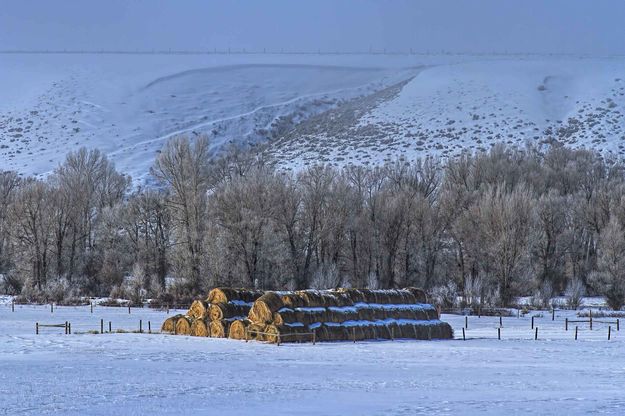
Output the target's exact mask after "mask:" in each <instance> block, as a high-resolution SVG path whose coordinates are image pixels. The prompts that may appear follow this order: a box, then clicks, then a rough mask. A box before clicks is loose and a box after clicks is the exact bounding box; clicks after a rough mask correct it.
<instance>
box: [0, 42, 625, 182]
mask: <svg viewBox="0 0 625 416" xmlns="http://www.w3.org/2000/svg"><path fill="white" fill-rule="evenodd" d="M623 108H625V58H623V57H613V58H609V57H602V58H601V57H594V58H593V57H587V56H585V57H572V56H569V57H557V56H447V55H444V56H426V55H270V54H267V55H264V54H259V55H219V54H216V55H132V54H122V55H115V54H101V55H100V54H0V169H13V170H17V171H19V172H20V173H23V174H45V173H48V172H50V171H51V170H52V169H54V167H56V166H57V165H58V163H60V162H61V161H62V160H63V159H64V157H65V154H66V153H67V152H68V151H70V150H72V149H75V148H77V147H80V146H87V147H92V148H93V147H97V148H100V149H101V150H103V151H104V152H106V153H107V154H109V155H110V157H111V158H112V159H113V160H114V161H115V162H116V164H117V167H118V168H119V169H120V170H121V171H123V172H126V173H129V174H130V175H132V176H133V177H134V178H135V183H142V182H145V181H146V180H147V177H148V173H149V167H150V166H151V164H152V163H153V160H154V157H155V156H156V154H157V152H158V151H159V150H160V149H161V148H162V146H163V144H164V143H165V142H166V140H167V139H168V138H169V137H171V136H172V135H175V134H177V133H181V134H187V135H191V136H193V135H194V134H200V133H205V134H208V135H209V137H211V139H212V143H213V148H214V150H215V151H217V150H218V149H220V148H222V146H223V145H225V144H228V143H239V144H241V143H243V144H250V145H254V144H257V143H269V144H270V145H269V147H268V149H266V151H267V152H268V153H270V154H271V155H273V156H275V157H276V159H277V161H278V163H279V165H280V166H281V167H283V168H286V169H294V170H297V169H300V168H301V167H302V166H306V165H310V164H313V163H318V162H324V163H331V164H334V165H337V166H342V165H346V164H363V165H372V164H379V163H382V162H384V161H392V160H395V159H397V158H400V157H403V158H405V159H407V160H413V159H415V158H417V157H423V156H426V155H432V154H434V155H441V156H449V155H453V154H457V153H458V152H460V151H461V150H463V149H471V150H476V149H488V148H490V146H492V145H493V144H495V143H499V142H506V143H511V144H518V145H523V144H524V143H525V142H526V141H531V142H535V143H545V142H550V141H554V140H557V141H559V142H561V143H565V144H567V145H569V146H572V147H590V148H595V149H598V150H600V151H602V152H604V153H605V154H606V155H613V156H621V155H622V154H623V152H625V119H624V115H625V110H623Z"/></svg>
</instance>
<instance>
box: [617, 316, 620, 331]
mask: <svg viewBox="0 0 625 416" xmlns="http://www.w3.org/2000/svg"><path fill="white" fill-rule="evenodd" d="M616 330H617V331H620V330H621V322H620V320H619V319H618V318H617V319H616Z"/></svg>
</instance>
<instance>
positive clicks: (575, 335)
mask: <svg viewBox="0 0 625 416" xmlns="http://www.w3.org/2000/svg"><path fill="white" fill-rule="evenodd" d="M575 341H577V325H575Z"/></svg>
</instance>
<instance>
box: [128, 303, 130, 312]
mask: <svg viewBox="0 0 625 416" xmlns="http://www.w3.org/2000/svg"><path fill="white" fill-rule="evenodd" d="M128 314H129V315H130V302H128Z"/></svg>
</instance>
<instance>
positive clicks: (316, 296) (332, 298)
mask: <svg viewBox="0 0 625 416" xmlns="http://www.w3.org/2000/svg"><path fill="white" fill-rule="evenodd" d="M295 293H296V294H297V295H299V297H300V298H301V299H303V301H304V305H303V306H304V307H310V308H315V307H324V308H327V307H329V306H333V307H340V306H351V305H353V302H352V301H351V299H350V298H349V297H348V296H346V295H345V294H344V293H341V292H336V291H329V290H299V291H297V292H295Z"/></svg>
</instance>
